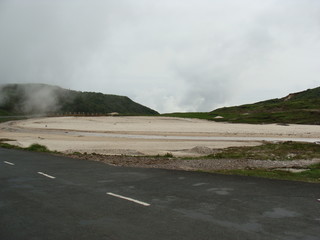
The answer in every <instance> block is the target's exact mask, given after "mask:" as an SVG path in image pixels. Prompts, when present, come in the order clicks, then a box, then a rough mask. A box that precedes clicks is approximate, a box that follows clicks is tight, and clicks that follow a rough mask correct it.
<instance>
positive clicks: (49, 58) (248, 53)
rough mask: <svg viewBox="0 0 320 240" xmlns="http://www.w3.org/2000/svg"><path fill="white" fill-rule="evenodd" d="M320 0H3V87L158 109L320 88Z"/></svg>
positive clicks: (203, 106) (201, 107) (205, 107)
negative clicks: (56, 89) (37, 85)
mask: <svg viewBox="0 0 320 240" xmlns="http://www.w3.org/2000/svg"><path fill="white" fill-rule="evenodd" d="M319 16H320V2H319V1H318V0H304V1H301V0H283V1H276V0H266V1H263V0H243V1H238V0H226V1H220V0H219V1H218V0H200V1H199V0H197V1H196V0H185V1H178V0H163V1H155V0H134V1H133V0H117V1H115V0H105V1H103V0H91V1H86V0H77V1H76V0H68V1H64V0H57V1H49V0H41V1H40V0H29V1H23V0H10V1H9V0H2V1H1V2H0V52H1V53H2V54H1V55H0V83H10V82H43V83H49V84H50V83H51V84H55V85H60V86H62V87H65V88H72V89H75V90H88V91H101V92H104V93H112V94H120V95H127V96H129V97H131V98H133V99H134V100H136V101H138V102H140V103H142V104H145V105H147V106H149V107H152V108H155V109H156V110H158V111H160V112H170V111H210V110H213V109H214V108H216V107H218V106H223V105H230V104H240V103H245V102H252V101H258V100H264V99H267V98H273V97H281V96H283V95H285V94H287V93H288V92H293V91H299V90H304V89H306V88H310V87H316V86H318V85H319V83H320V81H319V78H318V76H319V74H320V70H319V67H318V64H317V63H318V62H319V61H320V41H319V40H320V17H319Z"/></svg>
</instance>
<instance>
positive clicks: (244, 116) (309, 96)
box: [210, 87, 320, 125]
mask: <svg viewBox="0 0 320 240" xmlns="http://www.w3.org/2000/svg"><path fill="white" fill-rule="evenodd" d="M210 115H211V117H213V118H214V117H217V116H222V117H223V118H216V119H215V121H228V122H237V123H297V124H318V125H319V124H320V87H318V88H314V89H308V90H306V91H302V92H298V93H292V94H289V95H288V96H286V97H284V98H279V99H278V98H277V99H272V100H268V101H262V102H258V103H254V104H246V105H241V106H237V107H226V108H219V109H216V110H214V111H212V112H211V113H210Z"/></svg>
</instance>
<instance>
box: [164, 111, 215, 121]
mask: <svg viewBox="0 0 320 240" xmlns="http://www.w3.org/2000/svg"><path fill="white" fill-rule="evenodd" d="M161 116H164V117H179V118H198V119H207V120H213V118H212V115H211V114H210V113H206V112H187V113H165V114H162V115H161Z"/></svg>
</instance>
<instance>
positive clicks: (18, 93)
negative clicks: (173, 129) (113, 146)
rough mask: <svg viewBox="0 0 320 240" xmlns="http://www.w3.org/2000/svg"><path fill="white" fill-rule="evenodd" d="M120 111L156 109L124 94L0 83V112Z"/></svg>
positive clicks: (148, 112) (138, 112) (141, 112)
mask: <svg viewBox="0 0 320 240" xmlns="http://www.w3.org/2000/svg"><path fill="white" fill-rule="evenodd" d="M112 112H117V113H120V114H133V115H155V114H158V113H157V112H156V111H154V110H152V109H150V108H148V107H145V106H143V105H141V104H138V103H136V102H134V101H132V100H131V99H130V98H128V97H124V96H117V95H109V94H103V93H96V92H80V91H73V90H67V89H63V88H61V87H58V86H51V85H46V84H7V85H2V86H0V115H2V116H4V115H24V114H57V113H61V114H65V113H81V114H82V113H84V114H107V113H112Z"/></svg>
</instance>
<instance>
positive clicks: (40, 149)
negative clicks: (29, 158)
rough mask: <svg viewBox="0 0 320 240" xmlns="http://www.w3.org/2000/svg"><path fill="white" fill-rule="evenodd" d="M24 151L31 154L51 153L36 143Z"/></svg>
mask: <svg viewBox="0 0 320 240" xmlns="http://www.w3.org/2000/svg"><path fill="white" fill-rule="evenodd" d="M24 149H25V150H28V151H33V152H51V151H50V150H49V149H48V148H47V147H46V146H44V145H41V144H38V143H34V144H31V145H30V146H29V147H27V148H24Z"/></svg>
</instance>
